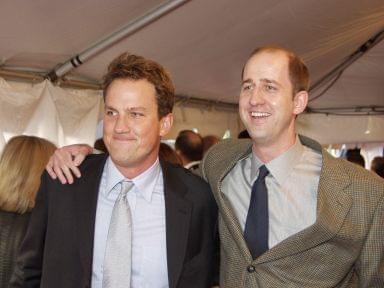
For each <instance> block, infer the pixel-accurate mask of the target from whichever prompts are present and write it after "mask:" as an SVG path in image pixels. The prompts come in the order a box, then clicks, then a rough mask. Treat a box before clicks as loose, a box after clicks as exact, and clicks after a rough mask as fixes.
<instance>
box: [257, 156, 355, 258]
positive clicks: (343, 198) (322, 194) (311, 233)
mask: <svg viewBox="0 0 384 288" xmlns="http://www.w3.org/2000/svg"><path fill="white" fill-rule="evenodd" d="M349 183H350V179H349V177H348V175H347V174H346V173H344V172H343V167H342V166H341V165H340V162H339V161H336V160H335V159H334V158H332V157H331V156H330V155H329V154H328V153H327V152H325V151H323V166H322V170H321V174H320V181H319V188H318V196H317V213H316V215H317V216H316V217H317V218H316V222H315V223H314V224H313V225H312V226H310V227H308V228H306V229H304V230H302V231H300V232H299V233H297V234H294V235H292V236H291V237H288V238H287V239H285V240H283V241H282V242H281V243H279V244H277V245H276V246H275V247H273V248H272V249H270V250H268V251H267V252H266V253H264V254H263V255H261V256H260V257H259V258H257V259H256V260H255V263H262V262H267V261H272V260H276V259H279V258H282V257H286V256H289V255H292V254H295V253H299V252H302V251H305V250H308V249H310V248H311V247H314V246H316V245H319V244H320V243H323V242H325V241H327V240H329V239H331V238H332V237H333V236H334V235H335V234H336V233H337V232H338V231H339V230H340V228H341V226H342V224H343V222H344V219H345V217H346V216H347V214H348V211H349V209H350V207H351V205H352V198H351V197H350V196H349V195H348V194H347V193H346V191H345V189H346V188H347V187H348V186H349Z"/></svg>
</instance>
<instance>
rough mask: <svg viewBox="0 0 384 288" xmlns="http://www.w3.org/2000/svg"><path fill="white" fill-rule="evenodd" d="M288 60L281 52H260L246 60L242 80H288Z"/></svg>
mask: <svg viewBox="0 0 384 288" xmlns="http://www.w3.org/2000/svg"><path fill="white" fill-rule="evenodd" d="M288 65H289V59H288V56H287V54H286V53H285V52H283V51H262V52H259V53H257V54H256V55H253V56H252V57H251V58H249V59H248V61H247V63H246V64H245V67H244V74H243V80H247V79H252V80H258V79H260V78H265V79H271V80H276V81H283V82H285V81H288V82H290V81H289V80H290V79H289V69H288Z"/></svg>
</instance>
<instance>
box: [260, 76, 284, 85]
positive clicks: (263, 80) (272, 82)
mask: <svg viewBox="0 0 384 288" xmlns="http://www.w3.org/2000/svg"><path fill="white" fill-rule="evenodd" d="M260 81H261V82H264V83H268V84H275V85H278V86H281V85H280V83H279V82H277V81H276V80H272V79H268V78H262V79H260Z"/></svg>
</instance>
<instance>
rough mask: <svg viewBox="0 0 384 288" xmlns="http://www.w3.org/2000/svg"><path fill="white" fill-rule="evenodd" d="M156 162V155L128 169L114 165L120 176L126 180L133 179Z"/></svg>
mask: <svg viewBox="0 0 384 288" xmlns="http://www.w3.org/2000/svg"><path fill="white" fill-rule="evenodd" d="M156 160H157V155H155V157H151V158H148V159H145V160H144V161H142V162H140V163H137V165H130V166H129V167H125V166H121V165H119V164H118V163H115V162H114V163H115V165H116V168H117V169H118V170H119V171H120V173H121V174H123V176H124V177H126V178H127V179H133V178H135V177H137V176H139V175H140V174H142V173H144V172H145V171H147V170H148V169H149V168H150V167H152V165H153V164H154V163H155V162H156Z"/></svg>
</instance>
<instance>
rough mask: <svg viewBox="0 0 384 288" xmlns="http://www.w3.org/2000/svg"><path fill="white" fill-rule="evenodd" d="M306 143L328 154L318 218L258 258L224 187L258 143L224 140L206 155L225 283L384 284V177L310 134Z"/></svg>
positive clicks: (229, 286)
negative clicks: (333, 152)
mask: <svg viewBox="0 0 384 288" xmlns="http://www.w3.org/2000/svg"><path fill="white" fill-rule="evenodd" d="M300 140H301V142H302V143H303V144H304V145H306V146H309V147H311V148H312V149H314V150H317V151H320V152H321V153H322V156H323V165H322V169H321V175H320V182H319V187H318V199H317V213H316V214H317V218H316V223H315V224H313V225H312V226H310V227H308V228H306V229H304V230H303V231H301V232H299V233H297V234H295V235H292V236H291V237H289V238H287V239H285V240H284V241H282V242H281V243H279V244H277V245H276V246H274V247H273V248H271V249H270V250H268V251H267V252H265V253H264V254H263V255H261V256H260V257H258V258H257V259H256V260H252V257H251V254H250V252H249V250H248V248H247V245H246V242H245V240H244V237H243V232H242V229H241V228H240V224H239V222H238V220H237V219H236V217H235V214H234V211H233V209H232V207H231V204H230V203H229V202H228V199H227V198H226V197H225V195H224V194H223V193H222V191H221V185H222V180H223V178H224V177H225V176H226V175H227V173H228V172H229V171H230V170H231V169H232V168H233V167H234V165H235V164H236V162H237V161H238V160H239V159H240V158H241V157H243V156H244V155H247V154H248V153H251V146H252V143H251V141H249V140H230V141H223V142H222V143H220V144H218V145H216V146H214V147H213V148H212V149H211V150H210V151H209V152H208V154H207V155H206V156H205V158H204V161H203V163H202V170H203V176H204V178H205V179H206V180H208V182H209V183H210V185H211V188H212V191H213V193H214V196H215V198H216V201H217V203H218V207H219V231H220V240H221V268H220V287H221V288H242V287H244V288H250V287H263V288H266V287H300V288H304V287H314V288H322V287H384V199H383V196H384V181H383V180H382V179H381V178H379V177H376V176H375V175H374V174H373V173H371V172H369V171H366V170H365V169H362V168H360V167H358V166H357V165H355V164H351V163H349V162H347V161H345V160H341V159H336V158H334V157H332V156H331V155H329V154H328V153H327V152H326V151H325V150H323V149H322V148H321V146H320V145H319V144H318V143H317V142H315V141H313V140H311V139H309V138H306V137H303V136H300ZM233 193H241V191H233Z"/></svg>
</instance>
